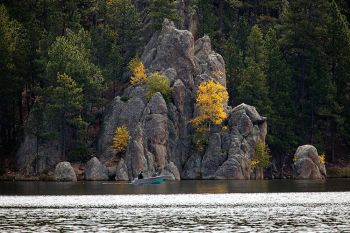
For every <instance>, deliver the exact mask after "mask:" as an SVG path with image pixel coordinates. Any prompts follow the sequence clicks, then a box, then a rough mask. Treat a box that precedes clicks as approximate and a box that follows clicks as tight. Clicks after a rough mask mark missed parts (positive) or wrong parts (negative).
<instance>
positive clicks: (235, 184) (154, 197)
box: [0, 179, 350, 232]
mask: <svg viewBox="0 0 350 233" xmlns="http://www.w3.org/2000/svg"><path fill="white" fill-rule="evenodd" d="M0 231H1V232H138V231H142V232H228V231H230V232H350V179H336V180H328V181H326V182H320V181H293V180H277V181H181V182H166V183H164V184H162V185H143V186H132V185H130V184H116V183H113V182H77V183H53V182H0Z"/></svg>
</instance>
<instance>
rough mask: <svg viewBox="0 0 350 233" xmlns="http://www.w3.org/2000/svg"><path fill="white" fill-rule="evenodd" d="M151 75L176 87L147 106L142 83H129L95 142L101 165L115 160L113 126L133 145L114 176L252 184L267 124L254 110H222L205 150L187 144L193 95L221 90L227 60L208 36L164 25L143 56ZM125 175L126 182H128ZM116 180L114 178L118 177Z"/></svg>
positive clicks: (189, 134)
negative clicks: (210, 85)
mask: <svg viewBox="0 0 350 233" xmlns="http://www.w3.org/2000/svg"><path fill="white" fill-rule="evenodd" d="M141 59H142V61H143V63H144V65H145V67H146V69H147V72H148V73H151V72H155V71H157V72H160V73H162V74H164V75H166V76H167V78H168V79H169V81H170V83H171V87H172V89H173V93H172V98H171V100H170V101H169V102H166V101H165V99H164V98H163V96H162V95H161V94H160V93H156V94H155V95H153V97H152V98H151V99H150V100H149V101H148V100H147V98H146V86H145V85H139V86H131V87H129V88H127V89H126V90H125V92H124V96H125V97H127V98H124V99H128V100H127V101H126V102H124V101H122V98H121V97H116V98H115V99H114V100H113V101H112V102H111V104H110V106H109V107H108V110H107V111H106V114H105V116H104V120H103V124H102V126H101V132H100V137H99V141H98V150H99V158H100V160H101V161H102V162H106V161H109V160H111V159H115V156H117V155H116V151H115V150H114V149H113V148H112V139H113V135H114V132H115V128H116V127H118V126H126V127H127V129H128V130H129V134H130V140H129V145H128V148H127V150H126V152H125V153H124V154H122V155H118V156H120V158H119V161H120V162H119V164H118V167H117V171H116V173H117V174H119V176H121V179H125V178H128V179H133V178H134V177H136V176H137V174H138V172H139V171H141V170H142V171H144V174H145V176H146V177H147V176H152V175H154V174H166V175H169V176H170V177H172V179H176V180H177V179H250V173H251V169H250V159H251V158H252V157H253V155H254V153H255V145H256V143H257V142H258V141H263V142H264V141H265V137H266V133H267V124H266V119H265V118H264V117H262V116H260V115H259V113H258V112H257V111H256V109H255V108H254V107H252V106H249V105H246V104H241V105H239V106H237V107H235V108H233V109H232V108H231V107H229V106H227V105H226V106H225V107H226V111H227V113H228V119H227V120H226V121H225V122H224V125H225V126H226V127H225V129H226V130H223V129H221V127H213V128H212V129H211V131H210V135H209V139H208V143H207V145H206V148H205V150H204V151H199V150H198V149H197V148H196V147H195V146H194V144H193V142H192V135H193V133H194V129H193V127H192V126H191V123H190V120H191V119H192V118H193V117H195V116H196V114H198V110H197V109H196V106H195V93H196V90H197V88H198V86H199V84H200V83H201V82H203V81H208V80H210V79H213V80H215V81H217V82H219V83H221V84H222V85H223V86H226V73H225V63H224V60H223V58H222V57H221V55H220V54H218V53H215V52H214V51H213V50H212V48H211V43H210V39H209V37H207V36H204V37H203V38H200V39H198V40H197V41H196V42H195V41H194V38H193V36H192V34H191V32H189V31H186V30H178V29H176V28H175V26H174V24H173V23H172V22H170V21H167V20H165V22H164V24H163V28H162V30H161V31H160V32H157V33H155V34H154V35H153V37H152V38H151V40H150V41H149V43H148V44H147V46H146V47H145V50H144V53H143V54H142V57H141ZM126 175H127V177H126ZM116 179H118V175H117V176H116Z"/></svg>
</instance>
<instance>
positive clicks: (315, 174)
mask: <svg viewBox="0 0 350 233" xmlns="http://www.w3.org/2000/svg"><path fill="white" fill-rule="evenodd" d="M293 173H294V178H295V179H318V180H320V179H326V177H327V173H326V167H325V165H324V164H322V163H321V161H320V156H319V155H318V153H317V149H316V148H315V147H314V146H312V145H303V146H299V147H298V149H297V151H296V152H295V155H294V166H293Z"/></svg>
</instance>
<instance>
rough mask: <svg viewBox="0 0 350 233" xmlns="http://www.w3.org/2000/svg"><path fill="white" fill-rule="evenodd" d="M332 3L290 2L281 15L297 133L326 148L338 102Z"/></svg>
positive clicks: (308, 140)
mask: <svg viewBox="0 0 350 233" xmlns="http://www.w3.org/2000/svg"><path fill="white" fill-rule="evenodd" d="M329 7H330V4H329V2H328V1H326V0H322V1H318V2H310V1H305V0H296V1H292V2H290V3H289V5H288V7H287V9H286V11H285V13H284V15H283V17H282V20H283V21H282V27H281V29H282V45H283V48H284V53H285V54H286V55H287V59H288V63H289V64H290V65H291V67H292V73H293V78H294V82H295V83H296V89H297V92H296V96H295V105H296V111H297V113H298V118H297V119H298V121H299V122H302V124H303V126H302V127H298V132H297V135H300V136H301V137H302V141H303V142H304V143H305V142H308V143H311V144H316V145H317V146H319V148H321V150H322V149H324V147H323V146H324V135H325V133H326V125H327V121H329V119H330V118H331V116H332V115H333V114H334V113H335V111H336V109H334V108H332V107H331V106H337V105H338V104H337V103H336V99H335V94H336V89H335V86H334V83H333V82H332V80H331V75H330V72H329V69H328V57H327V54H326V49H325V48H326V47H327V43H326V42H327V40H328V38H327V37H328V33H327V31H328V30H327V25H328V24H329V16H328V14H329V9H330V8H329Z"/></svg>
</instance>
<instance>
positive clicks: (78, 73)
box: [45, 30, 104, 110]
mask: <svg viewBox="0 0 350 233" xmlns="http://www.w3.org/2000/svg"><path fill="white" fill-rule="evenodd" d="M91 46H92V42H91V38H90V35H89V33H88V32H87V31H84V30H80V31H79V32H77V33H74V32H71V33H70V34H68V35H67V36H63V37H57V39H56V41H55V43H54V44H52V45H51V46H50V48H49V52H48V53H49V56H48V62H47V65H46V72H47V78H46V80H45V81H46V82H47V85H48V86H49V85H51V83H52V82H54V81H55V80H56V78H55V77H56V75H57V73H66V74H67V75H69V76H71V77H72V78H74V81H75V82H76V83H77V84H78V85H79V86H80V87H82V88H83V91H84V96H85V98H84V99H85V104H84V107H85V109H86V110H88V109H90V108H91V107H92V106H95V105H98V104H99V103H100V101H101V91H102V90H103V87H104V86H103V85H104V78H103V76H102V73H101V70H100V69H99V68H98V67H97V66H96V65H94V64H93V63H92V59H91V49H90V48H91Z"/></svg>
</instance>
